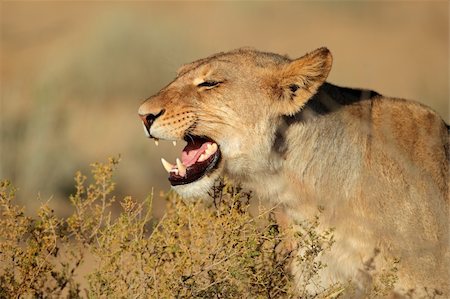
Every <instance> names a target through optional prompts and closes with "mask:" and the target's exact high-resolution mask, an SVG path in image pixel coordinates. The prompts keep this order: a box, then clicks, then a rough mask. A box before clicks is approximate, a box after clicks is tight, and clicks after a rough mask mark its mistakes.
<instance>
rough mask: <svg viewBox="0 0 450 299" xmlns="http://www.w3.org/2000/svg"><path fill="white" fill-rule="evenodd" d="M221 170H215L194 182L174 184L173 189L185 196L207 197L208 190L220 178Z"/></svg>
mask: <svg viewBox="0 0 450 299" xmlns="http://www.w3.org/2000/svg"><path fill="white" fill-rule="evenodd" d="M219 177H220V171H218V170H215V171H212V172H211V173H209V174H207V175H205V176H203V177H202V178H201V179H198V180H196V181H194V182H192V183H189V184H184V185H176V186H172V188H173V190H175V192H177V193H178V194H179V195H180V196H181V197H183V198H200V199H207V198H208V197H209V195H208V192H209V191H210V190H211V189H212V187H213V186H214V183H215V182H216V181H217V180H218V179H219Z"/></svg>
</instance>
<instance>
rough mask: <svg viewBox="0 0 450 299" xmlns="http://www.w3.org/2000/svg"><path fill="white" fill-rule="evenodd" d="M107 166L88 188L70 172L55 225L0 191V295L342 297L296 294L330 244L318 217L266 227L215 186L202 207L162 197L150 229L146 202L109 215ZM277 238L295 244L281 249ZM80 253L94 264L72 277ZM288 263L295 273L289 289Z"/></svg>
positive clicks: (127, 203)
mask: <svg viewBox="0 0 450 299" xmlns="http://www.w3.org/2000/svg"><path fill="white" fill-rule="evenodd" d="M117 163H118V160H117V159H110V160H109V162H108V163H105V164H102V163H95V164H93V165H92V177H93V180H92V181H91V182H90V183H88V180H87V178H86V176H84V175H82V174H81V173H79V172H78V173H77V174H76V176H75V182H76V192H75V193H74V194H73V195H72V196H71V197H70V201H71V203H72V207H73V213H72V215H70V216H69V217H68V218H58V217H56V216H55V215H54V213H53V211H52V210H51V209H50V208H49V206H48V204H44V205H43V206H41V208H40V209H39V212H38V213H37V214H38V216H37V217H36V218H34V219H33V218H30V217H27V216H25V215H24V211H23V209H22V208H19V207H18V206H17V205H15V203H14V197H15V194H14V188H13V187H12V186H11V185H10V184H9V183H8V182H6V181H3V182H2V183H1V185H0V205H1V207H0V212H1V214H2V218H1V220H0V236H1V237H0V252H1V253H2V254H1V255H0V259H1V260H0V297H2V298H3V297H6V298H12V297H16V298H18V297H32V298H59V297H62V296H67V297H70V298H78V297H89V298H99V297H100V298H104V297H114V298H149V297H150V298H212V297H217V298H236V297H243V298H249V297H252V298H291V297H296V296H298V294H299V293H298V292H300V293H301V296H302V298H334V297H336V296H338V295H339V294H340V293H342V291H343V290H344V288H343V285H335V286H332V287H331V288H328V289H325V290H324V291H323V292H322V293H320V294H310V293H308V292H307V291H306V290H307V286H308V284H310V283H311V282H312V281H313V280H314V281H317V279H318V277H317V274H318V271H319V270H320V269H321V268H323V267H325V265H323V264H321V263H320V262H319V261H318V258H319V257H320V256H321V254H322V253H323V252H325V251H327V250H329V249H330V247H331V246H332V243H333V237H332V232H331V231H327V232H325V233H323V234H319V233H318V232H317V227H318V225H319V222H318V219H319V218H317V219H316V220H315V221H313V222H311V223H309V222H305V223H301V224H299V226H298V227H297V229H296V231H295V233H293V231H292V228H282V227H280V226H279V225H278V224H277V223H276V222H275V220H274V217H273V210H272V209H265V208H262V207H261V208H260V210H259V211H258V213H257V215H254V216H252V215H251V214H250V212H249V201H250V199H251V194H250V193H247V192H244V191H243V190H241V189H240V188H239V187H234V186H231V185H229V184H225V183H223V182H221V183H218V185H217V186H216V187H215V188H214V190H213V191H212V193H211V199H212V200H211V201H210V202H209V203H207V202H203V201H194V202H185V201H182V200H181V199H180V198H178V197H177V196H175V195H174V194H169V195H168V196H167V204H168V208H167V213H166V214H165V215H164V217H163V218H162V219H161V220H159V221H157V222H156V221H155V220H154V219H153V218H152V216H151V215H152V196H149V197H148V198H147V199H146V200H144V201H143V202H138V201H135V200H133V199H132V198H131V197H124V198H123V199H121V200H119V202H120V205H121V212H120V213H119V214H118V215H117V216H113V215H112V210H111V207H112V204H113V203H114V202H115V201H116V197H115V196H114V194H113V193H114V192H113V191H114V189H115V183H114V182H113V180H112V175H113V172H114V170H115V168H116V166H117ZM287 237H290V238H292V237H294V238H295V239H296V241H295V243H296V244H298V245H297V246H294V247H291V248H290V249H288V248H289V247H287V246H284V244H285V243H284V242H285V240H286V239H287ZM290 240H291V241H292V239H290ZM297 252H302V254H300V255H297V254H296V253H297ZM87 255H89V256H91V257H92V258H91V259H90V261H89V262H90V263H93V264H94V265H95V266H91V267H90V271H89V272H88V273H85V274H84V275H83V276H81V277H80V275H79V273H78V270H79V268H80V267H81V266H82V265H83V263H85V262H86V256H87ZM291 263H298V265H299V266H300V267H303V269H304V270H303V271H304V275H303V276H302V277H303V279H302V280H301V282H300V283H299V284H297V285H295V284H294V282H293V280H292V276H291V274H290V270H289V269H290V265H291ZM83 279H84V280H86V281H87V286H86V287H84V288H82V287H80V282H81V280H83Z"/></svg>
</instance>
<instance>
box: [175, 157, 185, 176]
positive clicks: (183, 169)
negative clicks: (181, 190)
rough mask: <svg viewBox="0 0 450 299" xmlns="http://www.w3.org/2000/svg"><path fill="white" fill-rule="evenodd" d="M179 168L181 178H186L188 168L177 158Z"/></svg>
mask: <svg viewBox="0 0 450 299" xmlns="http://www.w3.org/2000/svg"><path fill="white" fill-rule="evenodd" d="M177 167H178V172H179V175H180V176H185V175H186V166H184V164H183V163H181V161H180V159H178V158H177Z"/></svg>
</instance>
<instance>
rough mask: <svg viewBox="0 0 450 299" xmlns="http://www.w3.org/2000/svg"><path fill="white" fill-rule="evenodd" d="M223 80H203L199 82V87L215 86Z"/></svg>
mask: <svg viewBox="0 0 450 299" xmlns="http://www.w3.org/2000/svg"><path fill="white" fill-rule="evenodd" d="M220 83H222V82H219V81H203V82H202V83H199V84H197V86H198V87H215V86H217V85H219V84H220Z"/></svg>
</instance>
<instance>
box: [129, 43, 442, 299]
mask: <svg viewBox="0 0 450 299" xmlns="http://www.w3.org/2000/svg"><path fill="white" fill-rule="evenodd" d="M331 65H332V56H331V54H330V51H329V50H328V49H326V48H320V49H317V50H315V51H313V52H311V53H308V54H306V55H304V56H303V57H301V58H299V59H294V60H291V59H289V58H287V57H285V56H281V55H277V54H272V53H264V52H260V51H256V50H252V49H238V50H235V51H231V52H227V53H220V54H216V55H213V56H211V57H208V58H205V59H201V60H198V61H195V62H192V63H190V64H187V65H185V66H183V67H181V68H180V69H179V71H178V74H177V77H176V78H175V80H174V81H173V82H171V83H170V84H169V85H167V86H166V87H165V88H163V89H162V90H161V91H159V92H158V93H157V94H156V95H154V96H152V97H150V98H149V99H147V100H146V101H145V102H144V103H143V104H142V105H141V106H140V107H139V111H138V113H139V115H140V117H141V119H142V121H143V124H144V128H145V132H146V134H147V136H148V137H150V138H154V139H155V141H157V140H159V139H164V140H185V141H186V142H187V145H186V147H185V148H184V150H183V151H182V153H181V159H177V160H176V163H174V164H171V163H169V162H167V161H165V160H164V159H163V160H162V162H163V166H164V168H165V169H166V170H167V171H168V172H169V181H170V183H171V185H172V186H173V188H174V189H175V190H176V191H177V192H178V193H179V194H181V195H183V196H201V195H204V194H205V193H206V192H207V191H208V190H209V189H210V188H211V187H212V186H213V184H214V182H215V181H216V179H218V178H219V176H221V175H226V176H228V177H230V178H232V179H235V180H237V181H239V182H240V183H242V184H243V185H244V186H246V187H248V188H250V189H251V190H253V191H254V192H255V193H256V194H257V195H258V196H259V197H262V198H265V199H267V200H270V201H276V202H278V203H279V204H280V205H282V206H283V208H284V210H285V212H286V214H287V215H288V217H289V218H290V219H291V220H292V221H293V222H297V221H303V220H304V219H308V218H311V217H313V216H314V215H316V214H317V209H318V207H322V208H323V209H324V210H323V213H322V215H321V217H322V218H321V224H322V226H323V228H329V227H333V228H335V232H334V237H335V240H336V241H335V244H334V245H333V247H332V249H331V252H329V253H328V254H327V255H326V256H324V257H323V259H324V261H325V262H326V264H327V265H328V266H327V267H326V268H325V269H323V270H321V272H320V277H321V282H322V286H326V285H329V284H332V283H335V282H337V281H341V282H345V281H347V280H349V279H350V280H352V281H353V282H355V283H356V285H357V290H358V291H357V292H358V293H357V294H360V295H361V296H363V295H362V294H364V292H365V291H366V290H369V289H370V288H371V281H372V277H373V275H374V273H376V271H377V270H379V271H381V269H387V268H389V267H390V266H391V262H392V260H393V259H399V260H400V263H399V265H398V272H397V274H398V281H397V283H396V285H395V291H396V292H397V293H398V294H408V295H410V296H412V297H419V296H423V295H429V296H434V295H436V294H438V295H442V296H444V297H448V296H450V293H449V281H450V278H449V259H450V251H449V196H448V183H449V175H448V170H449V168H448V162H449V155H450V150H449V128H448V126H447V125H446V124H445V123H444V121H443V120H442V119H441V118H440V117H439V116H438V115H437V114H436V113H435V112H433V111H432V110H431V109H429V108H427V107H425V106H423V105H421V104H418V103H415V102H410V101H405V100H401V99H394V98H387V97H383V96H381V95H380V94H378V93H376V92H373V91H369V90H359V89H349V88H342V87H338V86H335V85H332V84H329V83H327V82H325V79H326V78H327V76H328V73H329V72H330V69H331ZM374 252H377V253H378V254H377V256H376V257H375V258H374ZM369 264H371V265H370V267H369V266H368V265H369ZM316 287H317V288H320V286H316Z"/></svg>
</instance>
